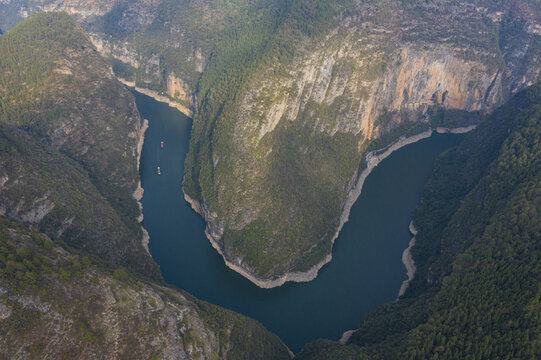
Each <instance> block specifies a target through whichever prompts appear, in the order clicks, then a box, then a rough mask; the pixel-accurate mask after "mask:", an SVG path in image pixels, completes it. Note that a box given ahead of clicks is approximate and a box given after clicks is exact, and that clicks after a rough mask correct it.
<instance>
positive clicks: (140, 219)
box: [132, 119, 152, 256]
mask: <svg viewBox="0 0 541 360" xmlns="http://www.w3.org/2000/svg"><path fill="white" fill-rule="evenodd" d="M147 129H148V120H147V119H143V125H142V126H141V130H140V131H141V133H140V134H139V141H138V142H137V173H139V166H140V164H141V153H142V152H143V144H144V143H145V133H146V132H147ZM144 192H145V190H144V189H143V187H142V186H141V179H139V182H138V183H137V188H136V189H135V191H134V192H133V194H132V196H133V198H134V199H135V200H136V201H137V205H139V216H138V217H137V221H138V222H139V224H141V230H142V231H143V237H142V238H141V244H142V245H143V247H144V248H145V250H146V251H147V253H148V254H149V255H150V250H149V249H148V244H149V242H150V236H149V235H148V231H147V230H146V229H145V228H144V227H143V225H142V223H143V218H144V216H143V204H141V199H142V198H143V194H144ZM151 256H152V255H151Z"/></svg>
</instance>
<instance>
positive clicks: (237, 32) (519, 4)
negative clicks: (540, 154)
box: [0, 0, 541, 286]
mask: <svg viewBox="0 0 541 360" xmlns="http://www.w3.org/2000/svg"><path fill="white" fill-rule="evenodd" d="M91 3H92V5H88V4H87V5H84V4H82V3H81V2H77V1H52V2H47V5H46V6H41V8H40V7H39V6H37V5H36V6H34V5H32V6H30V5H28V4H27V3H25V2H22V1H20V2H17V1H5V2H4V4H3V5H0V14H1V13H2V12H4V13H6V12H7V11H8V10H9V9H11V12H12V13H13V12H15V9H17V12H18V13H21V12H23V11H26V12H32V11H40V10H43V9H45V10H50V9H56V10H66V11H68V12H70V13H73V14H75V16H76V17H77V18H78V19H79V21H80V22H81V23H82V24H83V27H84V28H85V29H86V30H87V31H88V32H89V33H90V34H91V38H92V41H93V43H94V44H95V45H96V46H97V48H98V50H100V52H101V53H103V54H107V55H108V56H111V57H113V58H114V59H115V60H114V61H113V68H114V69H115V73H116V74H117V75H118V76H120V77H122V78H124V79H126V80H130V81H134V82H135V84H136V85H137V86H139V87H141V88H148V89H150V90H153V91H156V93H157V94H158V95H164V96H168V97H170V98H175V99H176V100H178V101H180V102H182V103H183V104H184V105H186V106H189V107H191V108H192V109H193V110H194V112H195V115H194V129H193V132H192V141H191V147H190V149H191V150H190V154H189V156H188V159H187V162H186V174H185V179H184V190H185V192H186V197H187V199H188V200H189V201H190V202H192V205H193V206H194V208H196V209H197V210H198V211H200V213H201V214H202V215H204V216H205V217H206V220H207V222H208V230H207V233H208V235H209V237H210V238H211V241H213V244H214V246H215V247H216V248H217V249H218V250H219V251H220V252H221V253H222V254H223V255H224V258H225V260H226V261H227V262H228V264H229V265H230V266H231V267H233V268H235V269H236V270H238V271H240V272H241V273H243V274H244V275H246V276H248V277H249V278H250V279H251V280H253V281H254V282H256V283H257V284H258V285H261V286H276V285H279V284H281V283H282V282H283V281H286V280H302V281H304V280H309V279H312V278H313V277H314V276H315V275H316V273H317V270H318V269H319V267H320V266H321V265H322V264H324V263H325V262H327V261H329V260H330V253H331V246H332V241H333V239H334V238H335V237H336V231H337V229H339V227H340V224H341V223H342V222H341V221H340V218H341V216H342V215H343V214H344V213H346V212H347V211H346V210H347V209H346V207H347V206H346V204H348V203H350V202H351V201H350V200H351V199H349V198H348V197H349V196H350V195H351V194H350V190H351V189H352V188H354V187H355V185H356V182H357V180H358V179H357V177H358V176H359V174H360V173H361V171H362V170H363V168H364V166H365V165H364V164H365V161H366V159H364V157H365V152H366V151H367V150H371V151H372V150H377V149H381V148H384V147H386V146H388V145H389V144H391V143H393V142H394V141H396V140H397V139H399V138H400V137H401V136H410V135H414V134H417V133H420V132H423V131H426V130H428V129H429V128H431V127H436V126H443V127H455V126H465V125H471V124H475V123H476V122H477V121H478V120H479V119H480V118H482V117H483V116H484V114H486V113H488V112H490V111H491V110H492V109H493V108H494V107H495V106H496V105H499V104H501V103H502V102H503V101H504V100H506V99H508V98H509V96H510V95H511V94H513V93H515V92H516V91H518V90H520V89H522V88H524V87H525V86H528V85H530V84H531V83H532V82H533V81H535V79H537V78H538V76H539V69H540V68H541V66H540V65H541V64H540V59H539V53H540V49H541V45H540V31H539V28H540V26H541V25H539V24H540V13H541V10H540V7H539V4H538V3H537V2H535V1H527V0H516V1H502V2H494V1H488V0H486V1H485V0H476V1H473V2H472V1H467V2H466V1H462V2H461V1H459V2H456V1H446V0H437V1H430V2H425V1H407V2H406V1H391V0H386V1H353V0H325V1H319V2H310V1H305V0H302V1H287V0H273V1H241V0H229V1H223V2H213V1H197V2H192V1H169V0H161V1H160V0H155V1H150V0H149V1H135V0H134V1H128V0H118V1H115V2H113V3H107V4H106V3H105V2H104V1H101V0H95V1H92V2H91ZM92 9H93V10H92ZM0 19H2V17H0ZM3 21H5V20H3ZM0 24H1V22H0ZM0 27H6V26H5V25H4V26H1V25H0ZM288 274H289V275H288Z"/></svg>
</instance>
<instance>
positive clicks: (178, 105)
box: [116, 77, 193, 118]
mask: <svg viewBox="0 0 541 360" xmlns="http://www.w3.org/2000/svg"><path fill="white" fill-rule="evenodd" d="M116 79H117V80H118V81H119V82H120V83H122V84H124V85H125V86H127V87H129V88H132V89H134V90H135V91H137V92H138V93H141V94H143V95H146V96H149V97H151V98H153V99H154V100H156V101H159V102H163V103H166V104H167V105H169V106H170V107H172V108H175V109H177V110H178V111H180V112H181V113H183V114H184V115H186V116H187V117H189V118H193V112H192V111H191V110H190V109H188V108H187V107H186V106H184V105H182V104H181V103H179V102H176V101H173V100H171V99H169V98H168V97H167V96H162V95H160V94H158V93H157V92H156V91H154V90H150V89H145V88H141V87H138V86H135V81H128V80H126V79H122V78H120V77H117V78H116Z"/></svg>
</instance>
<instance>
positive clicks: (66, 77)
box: [0, 13, 160, 279]
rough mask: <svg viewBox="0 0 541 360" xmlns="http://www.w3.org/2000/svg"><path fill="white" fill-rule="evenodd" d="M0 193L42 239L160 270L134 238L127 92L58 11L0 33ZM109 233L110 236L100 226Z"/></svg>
mask: <svg viewBox="0 0 541 360" xmlns="http://www.w3.org/2000/svg"><path fill="white" fill-rule="evenodd" d="M0 54H1V56H0V148H1V149H2V151H1V152H0V176H2V177H4V178H5V180H6V183H5V186H4V187H3V188H2V190H1V191H0V198H1V200H2V203H3V204H4V206H6V212H7V214H8V215H9V216H10V217H11V218H12V219H15V220H21V221H25V222H29V223H34V224H36V225H37V226H38V228H39V230H40V231H44V232H46V233H47V234H48V235H49V237H50V238H51V239H55V240H60V241H63V242H65V243H67V244H70V245H72V246H76V247H78V248H84V249H85V250H86V251H89V252H91V253H93V254H100V255H101V256H103V258H104V259H107V260H109V261H111V262H114V263H118V264H123V265H125V266H128V267H130V268H131V269H132V270H138V271H141V272H142V273H144V274H146V275H149V276H153V277H154V278H156V279H159V278H160V275H159V272H158V269H157V266H156V265H155V264H154V263H153V262H152V259H151V258H150V257H149V256H148V254H147V253H146V252H145V250H144V249H143V248H142V246H141V245H140V241H139V239H140V238H141V236H142V233H141V230H140V226H139V224H138V223H137V221H136V218H137V216H138V215H139V208H138V205H137V203H136V201H135V200H134V199H133V197H132V193H133V192H134V190H135V189H136V186H137V182H138V179H139V177H138V173H137V163H136V147H137V142H138V140H139V139H138V137H137V135H136V131H137V130H138V127H139V126H140V121H141V120H140V117H139V115H138V113H137V110H136V108H135V105H134V102H133V97H132V95H131V94H130V93H129V92H128V91H127V90H126V89H124V88H123V87H122V86H121V85H120V84H118V83H117V82H116V81H115V80H113V79H111V76H110V73H109V67H108V66H107V64H106V63H105V62H104V61H103V60H102V59H100V58H99V56H98V55H97V54H96V52H95V50H94V49H93V48H92V45H91V44H90V43H89V41H88V40H87V38H86V37H85V35H84V33H83V32H82V30H81V29H80V28H79V26H78V25H77V24H76V23H75V22H74V21H73V20H72V19H71V18H70V17H69V16H68V15H66V14H56V13H48V14H44V13H43V14H36V15H34V16H32V17H31V18H30V19H28V21H26V22H24V23H22V24H19V25H17V26H16V27H15V28H14V29H13V30H11V31H10V32H9V33H8V34H5V35H2V36H1V37H0ZM108 233H109V234H115V235H114V236H111V238H109V237H108V236H106V234H108Z"/></svg>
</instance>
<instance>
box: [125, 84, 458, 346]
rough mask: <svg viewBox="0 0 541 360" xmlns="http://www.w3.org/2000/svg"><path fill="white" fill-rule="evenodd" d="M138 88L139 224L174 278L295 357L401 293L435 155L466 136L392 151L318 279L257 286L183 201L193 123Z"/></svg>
mask: <svg viewBox="0 0 541 360" xmlns="http://www.w3.org/2000/svg"><path fill="white" fill-rule="evenodd" d="M134 94H135V96H136V102H137V106H138V108H139V111H140V113H141V115H142V116H143V117H144V118H146V119H148V120H149V128H148V130H147V132H146V136H145V143H144V146H143V152H142V155H141V166H140V172H141V182H142V186H143V188H144V190H145V193H144V196H143V199H142V204H143V214H144V222H143V226H144V227H145V228H146V229H147V230H148V232H149V235H150V244H149V247H150V252H151V254H152V257H153V258H154V260H155V261H156V262H157V263H158V264H159V265H160V268H161V271H162V274H163V276H164V278H165V280H166V281H167V282H168V283H170V284H173V285H176V286H178V287H179V288H181V289H184V290H186V291H188V292H189V293H191V294H192V295H194V296H196V297H198V298H199V299H202V300H206V301H209V302H211V303H214V304H217V305H221V306H224V307H226V308H229V309H232V310H234V311H237V312H239V313H242V314H245V315H248V316H250V317H252V318H254V319H257V320H259V321H260V322H261V323H262V324H263V325H265V327H266V328H267V329H269V330H270V331H272V332H274V333H276V334H277V335H278V336H280V338H281V339H282V340H283V341H284V342H285V343H286V345H288V346H289V348H290V349H291V350H292V351H293V352H295V353H297V352H298V351H299V350H300V349H301V348H302V346H303V345H304V344H306V343H308V342H309V341H311V340H314V339H316V338H327V339H332V340H338V339H339V338H340V336H341V334H342V333H343V332H344V331H346V330H349V329H353V328H356V327H357V326H358V324H359V322H360V320H361V319H362V318H363V317H364V316H365V315H367V314H368V313H369V312H370V311H372V310H374V309H375V308H376V307H377V306H378V305H380V304H383V303H385V302H389V301H393V300H395V299H396V297H397V293H398V290H399V288H400V285H401V283H402V281H404V280H405V279H406V278H407V276H406V270H405V268H404V265H403V264H402V258H401V257H402V252H403V251H404V249H405V248H406V247H407V246H408V242H409V240H410V238H411V235H410V234H409V232H408V224H409V222H410V220H411V213H412V210H413V209H414V208H415V206H416V204H417V203H418V202H419V199H420V195H421V191H422V187H423V185H424V183H425V182H426V180H427V178H428V176H429V175H430V171H431V168H432V164H433V162H434V159H435V158H436V157H437V156H438V154H440V153H441V152H443V151H444V150H445V149H448V148H450V147H452V146H455V145H457V144H458V143H459V142H460V140H461V139H462V138H463V135H451V134H434V135H432V136H431V137H430V138H427V139H424V140H421V141H419V142H417V143H415V144H412V145H408V146H406V147H404V148H402V149H400V150H397V151H395V152H394V153H393V154H391V155H390V156H389V157H388V158H387V159H385V160H384V161H382V163H381V164H379V165H378V166H377V167H376V168H375V169H374V170H373V171H372V173H371V174H370V175H369V176H368V178H367V179H366V182H365V184H364V188H363V191H362V193H361V195H360V197H359V199H358V200H357V202H356V203H355V205H354V206H353V208H352V209H351V213H350V218H349V222H347V223H346V224H345V225H344V227H343V229H342V231H341V233H340V235H339V237H338V239H337V240H336V242H335V245H334V249H333V259H332V262H331V263H329V264H327V265H326V266H324V267H323V268H322V269H321V271H320V272H319V275H318V277H317V278H316V279H315V280H313V281H311V282H309V283H287V284H285V285H284V286H281V287H279V288H274V289H261V288H258V287H257V286H255V285H254V284H252V283H251V282H250V281H248V280H247V279H245V278H243V277H242V276H240V275H239V274H237V273H235V272H234V271H232V270H230V269H229V268H227V267H226V266H225V264H224V262H223V259H222V258H221V256H220V255H218V253H217V252H216V251H215V250H214V249H213V248H212V246H211V245H210V243H209V241H208V240H207V238H206V237H205V234H204V232H203V231H204V229H205V224H204V222H203V220H202V219H201V217H200V216H199V215H197V214H196V213H195V212H194V211H193V210H192V209H191V207H190V205H189V204H188V203H186V202H185V200H184V197H183V194H182V176H183V172H184V158H185V156H186V154H187V152H188V145H189V140H190V129H191V119H189V118H188V117H186V116H184V115H183V114H181V113H180V112H179V111H177V110H175V109H173V108H170V107H169V106H168V105H167V104H164V103H159V102H157V101H155V100H153V99H151V98H150V97H148V96H146V95H142V94H139V93H134ZM161 141H163V142H164V147H163V149H162V148H161V146H160V142H161ZM158 166H159V167H160V169H161V173H162V174H161V176H160V175H158V173H157V167H158Z"/></svg>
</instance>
